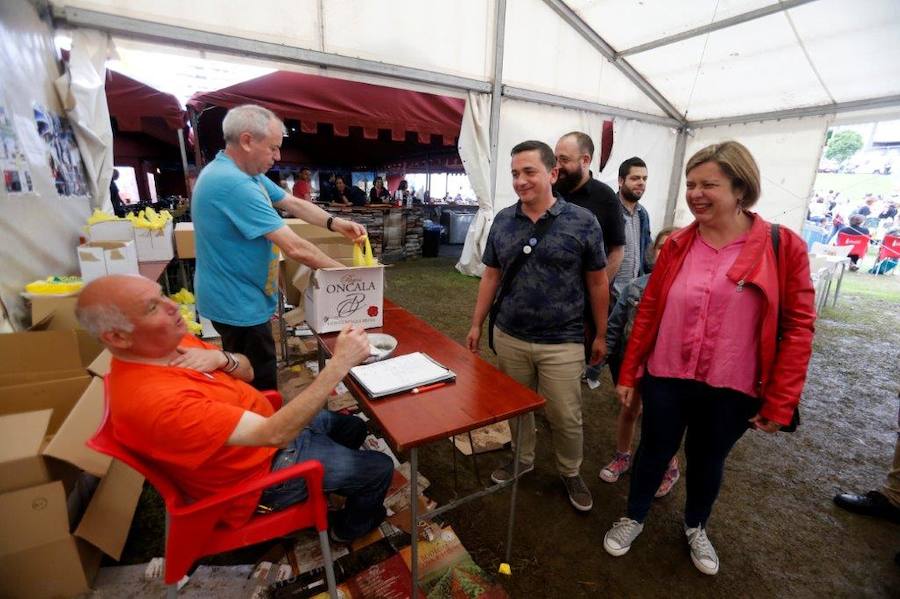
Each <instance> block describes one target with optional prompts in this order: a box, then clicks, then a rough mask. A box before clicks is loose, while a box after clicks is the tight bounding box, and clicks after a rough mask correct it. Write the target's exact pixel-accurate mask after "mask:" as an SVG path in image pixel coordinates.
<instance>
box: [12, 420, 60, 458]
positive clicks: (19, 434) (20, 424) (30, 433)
mask: <svg viewBox="0 0 900 599" xmlns="http://www.w3.org/2000/svg"><path fill="white" fill-rule="evenodd" d="M51 414H53V410H40V411H37V412H23V413H20V414H8V415H6V416H0V463H2V462H11V461H13V460H20V459H22V458H29V457H33V456H36V455H38V452H39V451H40V448H41V443H43V441H44V436H45V435H46V434H47V426H48V425H49V424H50V415H51Z"/></svg>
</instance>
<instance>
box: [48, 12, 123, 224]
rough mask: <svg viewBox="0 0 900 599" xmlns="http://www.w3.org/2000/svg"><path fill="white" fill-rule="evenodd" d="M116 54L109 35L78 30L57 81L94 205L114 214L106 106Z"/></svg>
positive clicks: (109, 132) (111, 148) (107, 109)
mask: <svg viewBox="0 0 900 599" xmlns="http://www.w3.org/2000/svg"><path fill="white" fill-rule="evenodd" d="M112 52H113V49H112V42H111V41H110V38H109V35H107V34H105V33H101V32H99V31H91V30H81V29H80V30H78V31H76V32H75V34H74V36H73V39H72V50H71V52H70V53H69V61H68V64H67V65H66V72H65V73H63V74H62V76H60V77H58V78H57V79H56V81H55V85H56V92H57V94H58V95H59V97H60V99H62V102H63V108H64V109H65V111H66V114H67V115H68V117H69V122H70V123H71V124H72V128H73V129H74V130H75V137H76V139H77V140H78V149H79V150H81V157H82V160H83V162H84V168H85V171H86V172H87V179H88V185H90V188H91V194H92V197H93V200H92V202H91V205H92V206H93V207H94V208H99V209H101V210H104V211H106V212H109V213H110V214H112V211H113V210H112V200H111V199H110V197H111V195H112V194H111V192H110V182H111V181H112V176H113V132H112V123H111V122H110V120H109V106H107V104H106V91H105V89H106V60H107V58H108V57H109V56H110V55H111V53H112Z"/></svg>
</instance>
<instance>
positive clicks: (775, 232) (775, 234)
mask: <svg viewBox="0 0 900 599" xmlns="http://www.w3.org/2000/svg"><path fill="white" fill-rule="evenodd" d="M780 245H781V229H779V228H778V225H777V224H775V223H772V248H774V250H775V264H776V265H779V262H780V260H779V256H778V247H779V246H780ZM779 270H780V269H779ZM777 339H778V341H779V342H781V277H779V280H778V337H777ZM798 426H800V406H797V407H796V408H794V415H793V416H792V417H791V423H790V424H789V425H787V426H782V427H781V428H780V429H779V430H780V431H781V432H783V433H793V432H794V431H796V430H797V427H798Z"/></svg>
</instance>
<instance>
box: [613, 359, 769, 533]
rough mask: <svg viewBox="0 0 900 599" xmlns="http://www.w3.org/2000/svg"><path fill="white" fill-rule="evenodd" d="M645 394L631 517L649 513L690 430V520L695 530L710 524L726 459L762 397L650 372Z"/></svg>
mask: <svg viewBox="0 0 900 599" xmlns="http://www.w3.org/2000/svg"><path fill="white" fill-rule="evenodd" d="M641 397H642V399H643V402H644V417H643V420H642V421H641V443H640V445H639V446H638V449H637V453H636V454H635V456H634V467H633V469H632V472H631V488H630V489H629V491H628V517H629V518H631V519H633V520H637V521H638V522H643V521H644V518H646V517H647V512H649V511H650V503H651V502H652V501H653V496H654V494H655V493H656V490H657V489H658V488H659V484H660V483H661V482H662V478H663V475H664V474H665V472H666V468H667V467H668V465H669V460H671V459H672V456H674V455H675V452H677V451H678V447H679V446H680V445H681V439H682V438H683V437H684V436H685V431H687V439H686V440H685V444H684V452H685V457H686V458H687V470H686V474H685V478H686V480H687V482H686V483H685V490H686V491H687V501H686V502H685V506H684V523H685V524H686V525H687V526H689V527H691V528H694V527H696V526H706V521H707V520H708V519H709V515H710V514H711V513H712V507H713V504H714V503H715V501H716V497H718V495H719V489H720V488H721V486H722V474H723V471H724V468H725V459H726V458H727V457H728V453H729V452H730V451H731V448H732V447H734V444H735V443H737V441H738V439H740V438H741V436H743V434H744V433H745V432H746V431H747V429H748V428H750V423H749V420H750V418H752V417H753V416H754V415H755V414H756V413H757V412H758V411H759V407H760V404H761V402H760V400H759V399H757V398H755V397H750V396H749V395H744V394H743V393H740V392H739V391H733V390H731V389H717V388H715V387H710V386H709V385H706V384H704V383H700V382H698V381H692V380H685V379H673V378H656V377H655V376H652V375H650V373H647V374H645V375H644V379H643V381H642V382H641Z"/></svg>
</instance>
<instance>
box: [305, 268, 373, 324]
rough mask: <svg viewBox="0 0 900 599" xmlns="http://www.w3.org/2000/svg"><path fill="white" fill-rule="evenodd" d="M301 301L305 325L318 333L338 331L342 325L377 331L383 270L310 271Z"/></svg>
mask: <svg viewBox="0 0 900 599" xmlns="http://www.w3.org/2000/svg"><path fill="white" fill-rule="evenodd" d="M304 299H305V302H304V309H305V312H306V322H307V323H308V324H309V326H310V328H312V329H313V330H314V331H316V332H318V333H329V332H332V331H339V330H341V329H342V328H343V327H344V325H345V324H354V325H357V326H361V327H363V328H365V329H371V328H375V327H380V326H381V325H382V324H384V266H383V265H380V264H379V265H378V266H356V267H344V268H322V269H319V270H317V271H314V272H313V274H312V276H311V277H310V279H309V286H308V287H307V288H306V292H305V294H304Z"/></svg>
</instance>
